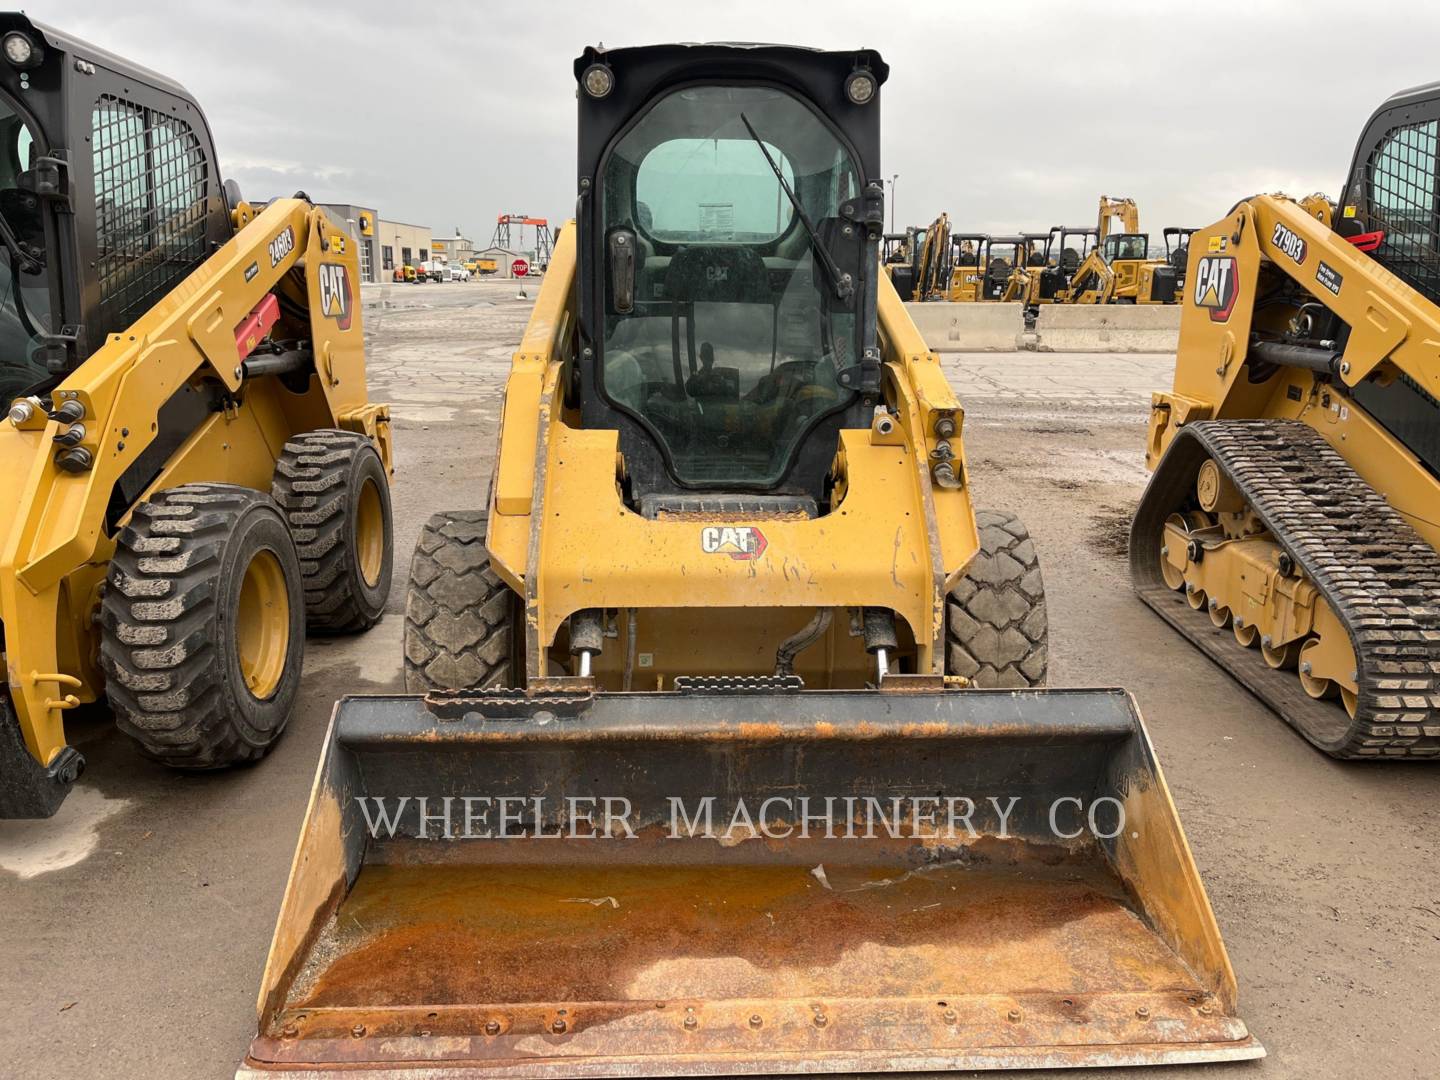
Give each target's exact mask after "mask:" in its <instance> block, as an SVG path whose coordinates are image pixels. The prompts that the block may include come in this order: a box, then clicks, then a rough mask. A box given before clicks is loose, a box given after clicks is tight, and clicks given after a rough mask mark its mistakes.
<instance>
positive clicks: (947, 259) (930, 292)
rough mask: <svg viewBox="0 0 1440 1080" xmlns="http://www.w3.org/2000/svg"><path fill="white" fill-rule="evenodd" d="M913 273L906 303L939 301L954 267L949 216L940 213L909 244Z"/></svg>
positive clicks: (946, 290) (944, 292) (947, 287)
mask: <svg viewBox="0 0 1440 1080" xmlns="http://www.w3.org/2000/svg"><path fill="white" fill-rule="evenodd" d="M911 245H912V246H911V250H912V251H913V252H914V259H915V272H914V275H913V280H912V285H911V290H912V291H911V293H910V295H909V296H907V297H905V299H907V300H912V301H921V300H943V299H945V298H946V296H947V294H948V292H949V290H950V278H951V271H952V269H953V266H954V261H953V260H954V256H955V252H954V245H953V244H952V243H951V238H950V216H949V215H948V214H943V213H942V214H941V215H940V216H939V217H937V218H936V219H935V220H934V221H932V222H931V223H930V225H929V226H928V227H927V228H926V229H925V231H924V233H917V234H916V236H915V238H914V240H912V242H911Z"/></svg>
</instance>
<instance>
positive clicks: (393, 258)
mask: <svg viewBox="0 0 1440 1080" xmlns="http://www.w3.org/2000/svg"><path fill="white" fill-rule="evenodd" d="M375 232H376V234H377V236H378V239H379V241H380V273H381V278H380V280H382V281H389V280H390V275H391V274H392V273H393V272H394V271H395V269H396V268H397V267H400V266H404V265H405V264H406V263H409V264H410V265H411V266H416V265H418V264H419V263H422V262H428V261H429V260H430V257H431V252H432V251H433V250H434V247H435V245H434V241H433V238H432V236H431V234H430V226H429V225H408V224H406V223H405V222H403V221H381V222H380V223H379V224H378V225H376V226H375Z"/></svg>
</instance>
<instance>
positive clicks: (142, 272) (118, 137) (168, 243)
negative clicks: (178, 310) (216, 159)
mask: <svg viewBox="0 0 1440 1080" xmlns="http://www.w3.org/2000/svg"><path fill="white" fill-rule="evenodd" d="M93 119H94V131H93V137H92V140H91V144H92V147H93V150H94V169H95V231H96V237H95V245H96V266H95V269H96V274H97V277H98V278H99V284H100V318H101V323H102V326H101V329H102V331H103V332H106V333H113V332H116V331H119V330H123V329H124V328H125V327H127V326H129V325H130V324H131V323H133V322H134V321H135V320H136V319H138V318H139V317H140V316H141V315H142V314H144V313H145V312H146V311H147V310H149V308H150V307H151V306H152V305H153V304H154V303H155V301H156V300H158V299H160V298H161V297H162V296H164V295H165V294H166V293H168V292H169V291H170V290H171V289H173V288H174V287H175V286H176V285H178V284H179V283H180V282H181V281H182V280H183V279H184V278H185V277H186V276H187V275H189V273H190V272H191V271H192V270H193V269H194V268H195V267H196V266H198V265H199V264H200V263H201V262H202V261H203V260H204V259H205V255H206V244H205V240H206V223H205V209H206V198H207V196H208V194H209V183H210V176H209V167H208V164H207V162H206V159H205V152H204V150H202V149H201V146H200V140H199V139H198V138H197V137H196V135H195V132H194V131H193V130H192V129H191V127H190V125H189V124H187V123H185V121H183V120H180V119H177V118H176V117H173V116H166V115H164V114H162V113H159V112H156V111H154V110H152V109H147V108H144V107H143V106H140V105H136V104H133V103H132V102H129V101H126V100H124V99H123V98H119V97H116V96H114V95H112V94H105V95H103V96H102V97H101V98H100V99H99V100H98V101H96V103H95V110H94V117H93Z"/></svg>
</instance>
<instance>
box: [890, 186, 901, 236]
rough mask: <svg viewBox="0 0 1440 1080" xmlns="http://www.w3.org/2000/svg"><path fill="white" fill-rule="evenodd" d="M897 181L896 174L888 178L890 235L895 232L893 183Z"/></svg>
mask: <svg viewBox="0 0 1440 1080" xmlns="http://www.w3.org/2000/svg"><path fill="white" fill-rule="evenodd" d="M899 179H900V174H899V173H898V172H897V173H896V174H895V175H894V176H892V177H890V231H891V232H892V233H893V232H894V231H895V181H896V180H899Z"/></svg>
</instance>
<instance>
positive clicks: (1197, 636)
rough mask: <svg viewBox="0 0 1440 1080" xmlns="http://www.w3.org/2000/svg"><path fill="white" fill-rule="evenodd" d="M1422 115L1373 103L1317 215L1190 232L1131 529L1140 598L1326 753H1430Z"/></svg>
mask: <svg viewBox="0 0 1440 1080" xmlns="http://www.w3.org/2000/svg"><path fill="white" fill-rule="evenodd" d="M1437 123H1440V84H1432V85H1430V86H1425V87H1419V88H1416V89H1414V90H1409V91H1405V92H1403V93H1401V94H1397V95H1395V96H1394V97H1392V98H1391V99H1390V100H1388V101H1387V102H1385V104H1384V105H1383V106H1381V108H1380V109H1379V110H1378V111H1377V112H1376V113H1375V114H1374V116H1373V117H1372V118H1371V120H1370V122H1369V123H1368V124H1367V125H1366V128H1365V131H1364V133H1363V134H1362V136H1361V137H1360V141H1359V144H1358V145H1357V146H1356V150H1355V156H1354V160H1353V162H1352V164H1351V167H1350V173H1349V175H1348V177H1347V178H1346V182H1345V185H1344V194H1343V197H1342V199H1341V200H1340V206H1341V208H1342V209H1341V211H1340V213H1339V215H1338V216H1336V217H1334V218H1333V222H1332V216H1331V207H1330V205H1329V203H1328V201H1326V200H1324V199H1323V198H1322V197H1317V196H1310V197H1307V198H1306V199H1304V200H1301V201H1300V202H1299V203H1296V202H1293V201H1291V200H1289V199H1287V198H1285V197H1284V196H1279V195H1257V196H1254V197H1253V198H1249V199H1245V200H1244V201H1242V202H1240V203H1239V204H1237V205H1236V206H1235V208H1234V209H1232V210H1231V211H1230V213H1229V214H1227V215H1226V216H1225V217H1224V218H1222V219H1221V220H1220V221H1218V222H1216V223H1215V224H1214V225H1212V226H1210V227H1209V228H1208V229H1200V230H1198V231H1196V232H1195V233H1194V234H1193V235H1192V236H1191V237H1190V261H1189V267H1188V269H1187V277H1186V297H1187V299H1186V302H1185V307H1184V311H1183V313H1182V316H1181V326H1180V348H1179V356H1178V360H1177V363H1176V367H1175V382H1174V388H1173V389H1172V390H1171V391H1169V392H1166V393H1157V394H1155V395H1154V399H1153V405H1152V407H1151V414H1150V432H1149V444H1148V446H1147V448H1146V457H1147V461H1148V463H1149V465H1150V467H1151V468H1152V469H1154V471H1155V475H1154V476H1153V477H1152V479H1151V481H1150V484H1149V486H1148V487H1147V489H1146V491H1145V495H1144V498H1143V499H1142V501H1141V503H1140V506H1139V509H1138V510H1137V512H1136V515H1135V521H1134V527H1133V530H1132V532H1131V536H1130V565H1131V572H1132V574H1133V576H1134V580H1135V585H1136V588H1137V589H1138V590H1139V593H1140V596H1141V597H1142V598H1143V599H1144V600H1145V601H1146V602H1147V603H1148V604H1150V605H1151V606H1152V607H1154V608H1155V610H1156V611H1158V612H1159V613H1160V614H1161V615H1162V616H1164V618H1165V619H1166V620H1167V621H1168V622H1170V623H1171V624H1172V625H1174V626H1175V627H1176V628H1177V629H1178V630H1180V632H1181V633H1183V634H1184V635H1185V636H1186V637H1188V638H1189V639H1190V640H1191V641H1193V642H1194V643H1195V644H1197V645H1198V646H1199V647H1200V648H1201V649H1203V650H1204V651H1205V652H1206V654H1207V655H1209V656H1210V657H1211V658H1212V659H1214V660H1215V661H1216V663H1218V664H1220V665H1221V666H1222V667H1224V668H1225V669H1226V670H1227V671H1229V672H1230V673H1231V674H1233V675H1234V676H1235V677H1236V678H1237V679H1238V680H1240V681H1241V682H1242V683H1243V684H1244V685H1245V686H1246V687H1248V688H1249V689H1250V690H1252V691H1253V692H1254V693H1255V694H1256V695H1258V696H1259V697H1260V698H1261V699H1262V700H1264V701H1265V702H1266V703H1267V704H1268V705H1270V706H1271V708H1273V709H1274V710H1275V711H1276V712H1278V713H1279V714H1280V715H1281V716H1282V717H1283V718H1284V719H1285V720H1286V721H1287V722H1288V723H1289V724H1291V725H1292V726H1293V727H1294V728H1295V729H1296V730H1297V731H1299V732H1300V734H1301V735H1303V736H1304V737H1305V738H1306V739H1308V740H1309V741H1310V742H1311V743H1313V744H1314V745H1315V746H1317V747H1319V748H1320V749H1321V750H1324V751H1325V752H1326V753H1328V754H1330V755H1332V756H1334V757H1339V758H1375V759H1411V758H1432V759H1433V758H1440V556H1437V548H1440V359H1437V353H1436V347H1435V343H1436V342H1437V341H1440V213H1437V207H1436V203H1435V198H1434V192H1435V178H1436V176H1437V173H1440V169H1437V162H1436V125H1437ZM1332 224H1333V228H1332Z"/></svg>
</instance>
